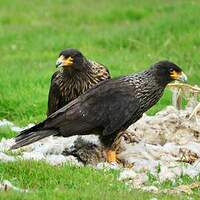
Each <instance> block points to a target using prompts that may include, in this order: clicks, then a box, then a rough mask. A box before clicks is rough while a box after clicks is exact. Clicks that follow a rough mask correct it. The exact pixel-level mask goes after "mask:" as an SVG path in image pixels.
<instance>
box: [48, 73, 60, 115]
mask: <svg viewBox="0 0 200 200" xmlns="http://www.w3.org/2000/svg"><path fill="white" fill-rule="evenodd" d="M58 73H59V72H58V71H57V72H55V73H54V74H53V75H52V78H51V85H50V89H49V96H48V111H47V116H49V115H51V114H52V113H54V112H55V111H56V110H58V109H59V108H60V100H61V98H62V97H61V93H60V89H59V83H58V82H57V75H58Z"/></svg>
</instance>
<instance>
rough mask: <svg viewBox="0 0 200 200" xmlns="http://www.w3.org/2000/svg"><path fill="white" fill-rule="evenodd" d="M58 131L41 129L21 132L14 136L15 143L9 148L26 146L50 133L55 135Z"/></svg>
mask: <svg viewBox="0 0 200 200" xmlns="http://www.w3.org/2000/svg"><path fill="white" fill-rule="evenodd" d="M56 134H58V132H57V131H56V130H41V131H36V132H30V133H23V134H22V133H21V134H20V135H18V136H17V137H16V138H15V142H16V143H15V144H14V145H13V146H12V147H11V149H18V148H20V147H23V146H26V145H28V144H31V143H34V142H36V141H38V140H41V139H43V138H45V137H48V136H50V135H56Z"/></svg>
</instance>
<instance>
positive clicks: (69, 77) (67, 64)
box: [47, 49, 110, 116]
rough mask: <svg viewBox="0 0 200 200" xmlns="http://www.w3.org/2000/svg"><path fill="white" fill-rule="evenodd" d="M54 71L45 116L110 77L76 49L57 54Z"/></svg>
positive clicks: (101, 67)
mask: <svg viewBox="0 0 200 200" xmlns="http://www.w3.org/2000/svg"><path fill="white" fill-rule="evenodd" d="M56 66H57V67H59V68H60V70H58V71H56V72H55V73H54V74H53V75H52V78H51V86H50V90H49V97H48V111H47V116H49V115H51V114H52V113H54V112H55V111H57V110H58V109H60V108H62V107H63V106H65V105H66V104H68V103H69V102H70V101H72V100H74V99H76V98H77V97H78V96H79V95H81V94H83V93H84V92H85V91H86V90H88V89H89V88H91V87H92V86H94V85H95V84H97V83H99V82H101V81H104V80H106V79H109V78H110V73H109V71H108V69H107V68H106V67H105V66H104V65H102V64H99V63H97V62H94V61H91V60H88V59H86V58H85V56H84V55H83V54H82V53H81V52H80V51H78V50H76V49H66V50H64V51H62V52H61V53H60V54H59V58H58V60H57V62H56Z"/></svg>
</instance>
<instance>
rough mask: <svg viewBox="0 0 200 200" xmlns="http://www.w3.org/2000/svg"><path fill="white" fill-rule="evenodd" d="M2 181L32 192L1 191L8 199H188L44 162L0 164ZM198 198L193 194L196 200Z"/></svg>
mask: <svg viewBox="0 0 200 200" xmlns="http://www.w3.org/2000/svg"><path fill="white" fill-rule="evenodd" d="M0 171H1V178H2V177H3V178H4V179H8V180H10V181H11V182H12V183H13V184H15V185H16V186H18V187H21V188H26V189H29V190H30V192H29V193H16V192H1V193H0V197H2V198H6V199H34V200H35V199H36V200H37V199H48V200H49V199H92V200H93V199H105V200H107V199H128V200H129V199H130V200H136V199H141V200H142V199H144V200H146V199H151V198H153V197H156V198H158V199H166V200H170V199H178V198H181V199H186V198H187V195H184V196H182V197H181V196H178V197H177V196H175V195H162V194H159V195H156V194H151V193H144V192H141V191H136V190H130V188H129V187H128V186H126V185H125V184H124V183H122V182H119V181H118V180H117V176H118V171H103V170H95V169H92V168H89V167H85V168H79V167H75V166H70V165H64V166H59V167H53V166H49V165H48V164H46V163H42V162H30V161H25V162H22V161H19V162H17V163H15V164H13V163H6V164H5V163H4V164H3V163H0ZM196 196H197V195H196V194H195V195H192V197H193V198H195V197H196Z"/></svg>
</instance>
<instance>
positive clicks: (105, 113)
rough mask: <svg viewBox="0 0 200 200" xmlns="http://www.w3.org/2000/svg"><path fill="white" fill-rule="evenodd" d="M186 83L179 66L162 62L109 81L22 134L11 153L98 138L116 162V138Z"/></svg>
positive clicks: (111, 158) (16, 140)
mask: <svg viewBox="0 0 200 200" xmlns="http://www.w3.org/2000/svg"><path fill="white" fill-rule="evenodd" d="M186 79H187V77H186V75H185V74H184V73H183V72H182V69H181V68H180V67H178V66H177V65H176V64H174V63H172V62H169V61H161V62H158V63H156V64H154V65H152V66H151V67H150V68H149V69H147V70H145V71H143V72H140V73H137V74H133V75H129V76H123V77H120V78H116V79H109V80H106V81H104V82H102V83H100V84H97V85H96V86H94V87H93V88H91V89H90V90H88V91H87V92H85V93H84V94H82V95H80V96H79V97H78V98H76V99H75V100H73V101H72V102H70V103H69V104H67V105H66V106H64V107H63V108H61V109H59V110H58V111H56V112H55V113H53V114H52V115H50V116H49V117H48V118H47V119H46V120H44V121H43V122H41V123H39V124H37V125H35V126H34V127H32V128H30V129H27V130H24V131H22V132H21V134H19V135H18V136H17V137H16V138H15V144H14V145H13V146H12V149H17V148H19V147H22V146H25V145H28V144H31V143H33V142H36V141H38V140H40V139H42V138H45V137H47V136H50V135H56V136H64V137H69V136H72V135H85V134H97V135H99V137H100V140H101V142H102V144H103V145H104V147H105V148H106V149H108V152H107V160H108V161H115V159H113V158H116V157H115V156H113V155H115V149H111V147H112V144H113V142H114V140H115V138H116V137H117V134H118V133H119V132H120V131H124V130H126V129H127V128H128V127H129V126H130V125H131V124H132V123H134V122H136V121H137V120H139V119H140V118H141V117H142V115H143V113H144V112H146V111H147V110H148V109H150V108H151V107H152V106H153V105H155V104H156V103H157V102H158V101H159V99H160V98H161V96H162V95H163V92H164V89H165V87H166V85H167V84H168V83H170V82H172V81H174V80H180V81H186Z"/></svg>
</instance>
